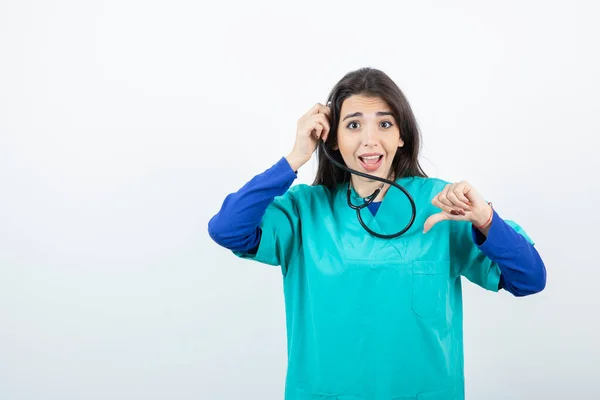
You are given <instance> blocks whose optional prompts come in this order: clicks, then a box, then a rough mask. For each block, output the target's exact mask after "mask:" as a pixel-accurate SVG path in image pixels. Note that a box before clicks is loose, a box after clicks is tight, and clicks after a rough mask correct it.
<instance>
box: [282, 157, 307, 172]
mask: <svg viewBox="0 0 600 400" xmlns="http://www.w3.org/2000/svg"><path fill="white" fill-rule="evenodd" d="M285 159H286V160H287V162H288V163H289V164H290V167H292V169H293V170H294V171H298V169H300V167H301V166H303V165H304V164H306V163H307V162H308V160H307V159H306V157H303V156H299V155H298V154H295V153H294V152H291V153H290V154H288V155H287V156H286V157H285Z"/></svg>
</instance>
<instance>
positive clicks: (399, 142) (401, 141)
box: [398, 137, 404, 147]
mask: <svg viewBox="0 0 600 400" xmlns="http://www.w3.org/2000/svg"><path fill="white" fill-rule="evenodd" d="M403 146H404V140H402V137H398V147H403Z"/></svg>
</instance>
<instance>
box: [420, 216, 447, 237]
mask: <svg viewBox="0 0 600 400" xmlns="http://www.w3.org/2000/svg"><path fill="white" fill-rule="evenodd" d="M449 219H450V217H448V215H446V214H444V213H438V214H433V215H432V216H430V217H429V218H427V219H426V220H425V225H423V233H427V232H429V230H430V229H431V228H433V226H434V225H435V224H437V223H438V222H441V221H445V220H449Z"/></svg>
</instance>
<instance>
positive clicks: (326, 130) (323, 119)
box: [319, 114, 330, 141]
mask: <svg viewBox="0 0 600 400" xmlns="http://www.w3.org/2000/svg"><path fill="white" fill-rule="evenodd" d="M319 115H320V118H319V122H320V123H321V125H323V135H322V138H323V141H326V140H327V136H328V135H329V130H330V125H329V119H328V118H327V117H326V116H325V115H324V114H319Z"/></svg>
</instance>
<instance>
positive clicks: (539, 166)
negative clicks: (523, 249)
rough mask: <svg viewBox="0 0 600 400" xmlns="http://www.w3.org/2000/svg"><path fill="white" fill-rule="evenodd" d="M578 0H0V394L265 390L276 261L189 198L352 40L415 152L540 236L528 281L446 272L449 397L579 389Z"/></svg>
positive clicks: (582, 45) (593, 294) (585, 382)
mask: <svg viewBox="0 0 600 400" xmlns="http://www.w3.org/2000/svg"><path fill="white" fill-rule="evenodd" d="M597 18H598V6H597V5H595V4H594V2H593V1H589V2H583V1H579V2H576V1H568V2H567V1H564V2H548V1H502V2H482V1H474V0H473V1H466V0H465V1H458V0H454V1H412V2H402V1H390V2H365V1H356V2H349V1H344V2H341V1H339V2H335V3H333V2H320V1H314V2H305V1H301V2H297V3H295V4H287V3H285V2H272V3H266V2H260V1H258V2H257V1H253V2H241V1H240V2H238V3H228V2H209V3H202V2H199V1H176V0H171V1H162V2H158V1H133V0H120V1H17V0H2V1H1V2H0V398H1V399H2V400H16V399H27V400H30V399H44V400H50V399H61V400H66V399H78V400H79V399H109V398H110V399H182V400H183V399H238V398H243V399H281V398H282V394H283V383H284V377H285V368H286V353H285V325H284V308H283V293H282V282H281V279H280V271H279V269H277V268H271V267H268V266H264V265H260V264H258V263H253V262H249V261H244V260H239V259H237V258H236V257H234V256H233V255H231V254H230V253H229V252H228V251H227V250H225V249H223V248H220V247H219V246H217V245H216V244H215V243H214V242H212V241H211V239H210V238H209V236H208V234H207V223H208V220H209V219H210V217H211V216H212V215H214V214H215V213H216V212H217V211H218V209H219V207H220V205H221V202H222V201H223V199H224V197H225V196H226V195H227V194H228V193H230V192H233V191H236V190H237V189H238V188H239V187H241V186H242V185H243V184H244V183H245V182H246V181H247V180H249V179H250V178H251V177H252V176H253V175H255V174H257V173H259V172H262V171H264V170H265V169H267V168H269V167H270V166H271V165H272V164H274V163H275V162H277V160H279V158H280V157H282V156H284V155H286V154H287V153H288V152H289V151H290V150H291V149H292V146H293V143H294V135H295V129H296V121H297V119H298V118H299V117H300V116H301V115H302V114H304V113H305V112H306V111H307V110H308V109H309V108H310V107H311V106H312V105H313V104H315V103H316V102H324V101H325V100H326V95H327V94H328V92H329V90H330V89H331V88H332V87H333V85H334V84H335V83H336V82H337V81H338V80H339V79H340V78H341V77H342V76H343V75H344V74H345V73H346V72H348V71H350V70H354V69H356V68H359V67H363V66H372V67H376V68H380V69H382V70H383V71H384V72H386V73H388V74H389V75H390V76H391V77H392V79H394V80H395V81H396V82H397V83H398V85H399V86H400V87H401V89H402V90H403V91H404V92H405V94H406V96H407V97H408V99H409V101H410V102H411V104H412V106H413V108H414V112H415V114H416V116H417V119H418V122H419V124H420V127H421V130H422V134H423V143H424V146H423V153H422V155H423V165H424V167H425V169H426V171H427V172H428V174H429V175H430V176H436V177H440V178H443V179H446V180H462V179H466V180H469V181H470V182H471V183H472V184H473V185H474V186H475V187H476V188H477V189H478V190H479V191H480V192H481V193H483V194H484V196H485V197H486V198H487V199H490V200H492V201H493V202H494V205H495V207H496V209H497V210H498V212H499V213H500V214H501V215H502V216H503V217H505V218H508V219H513V220H516V221H517V222H519V223H520V224H521V225H522V226H523V227H524V228H525V229H526V230H527V232H528V233H529V234H530V235H531V236H532V238H533V239H534V240H535V241H536V243H537V248H538V250H539V251H540V253H541V254H542V256H543V258H544V260H545V262H546V266H547V270H548V283H547V287H546V289H545V291H543V292H542V293H540V294H538V295H535V296H532V297H527V298H514V297H512V296H511V295H509V294H508V293H507V292H502V293H499V294H493V293H491V292H486V291H484V290H482V289H480V288H478V287H475V286H474V285H473V284H471V283H468V282H466V281H465V294H464V297H465V299H464V301H465V352H466V360H465V362H466V367H465V369H466V371H465V372H466V385H467V398H468V399H490V400H492V399H566V398H569V399H575V398H577V399H598V398H600V383H599V380H598V377H599V376H600V367H599V366H598V365H599V364H598V362H599V359H600V347H599V345H598V337H599V332H598V330H599V323H598V322H599V319H600V317H599V312H598V307H599V306H600V301H599V300H598V295H597V287H598V280H599V279H600V272H599V267H600V265H599V262H598V258H597V248H598V245H597V238H598V228H597V227H598V223H599V222H600V221H599V217H598V208H597V204H598V198H599V197H600V189H599V184H598V177H597V173H598V170H599V168H598V167H599V162H598V160H597V158H596V157H597V153H598V151H597V149H598V135H599V134H600V122H599V117H598V116H599V111H600V101H599V100H598V93H599V92H600V79H599V78H598V71H600V57H599V52H598V48H599V44H598V38H599V37H600V28H599V27H598V25H597ZM315 170H316V168H315V163H314V162H311V163H310V164H308V165H306V166H304V167H303V168H302V169H301V171H300V174H299V178H298V180H297V181H296V183H309V182H311V181H312V178H313V175H314V172H315Z"/></svg>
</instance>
